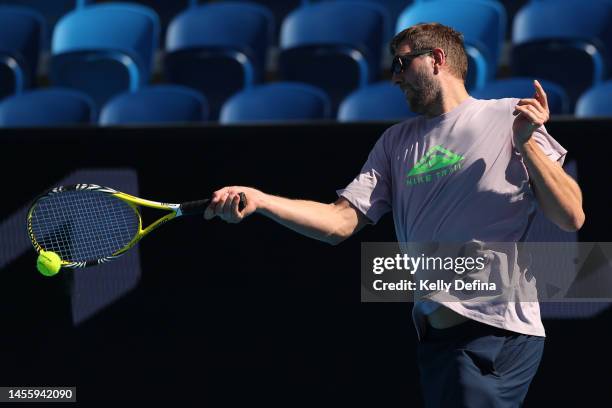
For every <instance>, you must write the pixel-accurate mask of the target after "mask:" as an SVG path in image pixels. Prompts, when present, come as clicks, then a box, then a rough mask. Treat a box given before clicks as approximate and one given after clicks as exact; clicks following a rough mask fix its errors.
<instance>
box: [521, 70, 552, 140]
mask: <svg viewBox="0 0 612 408" xmlns="http://www.w3.org/2000/svg"><path fill="white" fill-rule="evenodd" d="M533 85H534V87H535V94H534V96H533V98H525V99H521V100H519V101H518V104H517V105H516V106H515V107H514V112H513V115H515V116H516V118H515V119H514V123H513V124H512V131H513V133H514V143H515V144H516V146H522V145H523V144H525V143H526V142H527V141H528V140H529V139H530V138H531V135H533V132H534V131H535V130H536V129H537V128H539V127H540V126H542V125H543V124H544V123H546V122H547V121H548V119H549V118H550V111H549V110H548V100H547V99H546V92H544V88H542V85H540V83H539V82H538V81H537V80H534V81H533Z"/></svg>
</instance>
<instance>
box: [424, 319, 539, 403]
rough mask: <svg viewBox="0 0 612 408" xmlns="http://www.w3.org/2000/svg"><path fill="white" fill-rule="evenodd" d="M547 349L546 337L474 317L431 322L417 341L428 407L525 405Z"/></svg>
mask: <svg viewBox="0 0 612 408" xmlns="http://www.w3.org/2000/svg"><path fill="white" fill-rule="evenodd" d="M543 352H544V337H538V336H528V335H524V334H519V333H514V332H510V331H507V330H503V329H498V328H496V327H492V326H488V325H485V324H482V323H478V322H475V321H473V320H469V321H467V322H465V323H461V324H459V325H457V326H453V327H450V328H448V329H434V328H433V327H431V326H429V327H428V328H427V333H426V335H425V338H424V339H423V340H422V341H420V342H419V345H418V364H419V371H420V376H421V389H422V392H423V398H424V400H425V406H426V407H428V408H430V407H432V408H433V407H436V408H437V407H443V408H452V407H457V408H459V407H475V408H476V407H478V408H480V407H487V408H502V407H503V408H510V407H513V408H514V407H520V406H521V405H522V403H523V400H524V399H525V396H526V395H527V390H528V389H529V384H530V383H531V380H532V379H533V377H534V375H535V373H536V371H537V370H538V366H539V365H540V360H541V358H542V354H543Z"/></svg>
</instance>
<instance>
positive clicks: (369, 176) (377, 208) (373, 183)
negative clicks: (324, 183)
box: [336, 132, 392, 224]
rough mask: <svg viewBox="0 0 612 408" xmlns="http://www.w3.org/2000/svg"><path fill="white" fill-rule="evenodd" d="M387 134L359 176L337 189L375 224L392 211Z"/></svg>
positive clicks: (381, 139)
mask: <svg viewBox="0 0 612 408" xmlns="http://www.w3.org/2000/svg"><path fill="white" fill-rule="evenodd" d="M387 135H388V133H387V132H385V133H384V134H383V135H382V136H381V138H380V139H379V140H378V142H376V145H375V146H374V148H373V149H372V151H371V152H370V155H369V156H368V160H367V161H366V163H365V164H364V165H363V167H362V169H361V171H360V172H359V174H358V175H357V177H355V179H354V180H353V181H352V182H351V183H350V184H349V185H348V186H346V188H344V189H341V190H337V191H336V193H337V194H338V196H340V197H344V198H346V199H347V200H348V201H349V202H350V203H351V204H353V205H354V206H355V207H356V208H357V209H358V210H359V211H361V212H362V213H363V214H364V215H365V216H366V217H367V218H368V219H369V220H370V221H372V223H374V224H376V223H377V222H378V220H379V219H380V218H381V217H382V216H383V215H384V214H385V213H387V212H389V211H391V197H392V195H391V171H390V161H389V155H388V152H387V151H386V148H385V144H386V140H385V139H386V137H387Z"/></svg>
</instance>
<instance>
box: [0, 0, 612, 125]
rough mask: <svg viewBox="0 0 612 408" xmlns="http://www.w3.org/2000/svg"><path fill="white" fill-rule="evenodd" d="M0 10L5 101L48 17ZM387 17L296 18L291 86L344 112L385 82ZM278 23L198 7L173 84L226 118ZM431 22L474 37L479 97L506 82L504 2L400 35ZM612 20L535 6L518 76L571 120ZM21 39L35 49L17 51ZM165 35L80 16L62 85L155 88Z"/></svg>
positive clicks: (26, 69)
mask: <svg viewBox="0 0 612 408" xmlns="http://www.w3.org/2000/svg"><path fill="white" fill-rule="evenodd" d="M0 11H2V13H0V14H2V15H4V17H2V16H1V15H0V23H2V21H5V24H0V42H3V41H4V42H5V44H3V47H2V49H5V50H7V51H6V52H4V53H3V54H4V55H0V67H1V68H0V78H2V79H1V81H0V87H1V88H0V92H3V91H4V92H5V94H13V93H19V92H22V91H23V90H24V89H27V88H28V86H29V85H30V84H31V83H32V82H33V78H34V76H35V72H36V66H37V58H38V52H37V50H38V48H37V47H38V46H39V45H40V43H41V41H40V32H41V30H40V29H38V30H37V29H36V26H37V22H38V23H39V22H40V18H39V17H35V14H36V13H35V12H33V11H32V10H30V9H24V8H17V7H2V8H0ZM384 16H385V12H384V9H382V8H381V6H380V4H377V2H374V1H365V0H360V1H356V0H352V1H350V0H347V1H341V0H335V1H321V2H319V3H316V4H308V5H306V6H302V7H300V8H298V9H296V10H294V11H293V12H292V13H290V14H289V15H288V16H287V17H286V18H285V19H284V21H283V24H282V27H281V34H280V44H279V46H280V54H279V58H278V73H279V77H280V78H281V79H283V80H287V81H298V82H305V83H308V84H311V85H314V86H317V87H320V88H322V89H323V90H324V91H325V92H326V93H327V94H328V95H329V97H330V98H331V103H332V112H333V113H335V112H336V110H337V108H338V107H339V105H340V103H341V101H343V100H344V99H345V97H346V96H347V95H348V94H349V93H350V92H352V91H354V90H356V89H360V88H364V87H366V86H367V85H368V84H371V83H374V82H376V81H377V80H379V79H380V72H379V69H378V68H379V66H380V60H381V56H382V54H383V44H384V43H385V41H386V40H388V38H387V36H386V28H385V24H386V20H385V17H384ZM3 19H4V20H3ZM549 20H550V21H549ZM273 21H274V20H273V16H272V14H271V12H270V10H269V9H268V8H266V7H263V6H261V5H257V4H251V3H244V2H218V3H212V4H208V5H204V6H194V5H193V4H191V7H189V8H188V9H187V10H186V11H184V12H182V13H180V14H179V15H178V16H176V17H175V18H174V19H173V20H172V22H171V23H170V25H169V27H168V32H167V34H166V36H165V47H164V48H165V55H164V57H163V67H164V69H163V71H164V78H165V80H166V81H167V82H169V83H174V84H180V85H185V86H188V87H191V88H193V89H195V90H197V91H199V92H201V93H203V94H205V95H206V98H207V100H208V105H209V112H210V117H211V118H212V119H216V118H217V117H218V115H219V112H220V109H221V106H222V105H223V103H224V102H225V101H226V100H227V99H228V98H229V97H230V96H231V95H234V94H235V93H237V92H239V91H241V90H243V89H249V88H250V87H253V86H255V85H257V84H260V83H262V82H263V81H264V77H265V71H266V61H267V56H268V52H269V49H270V46H271V44H272V41H273V40H272V36H273V34H272V32H273V26H274V25H273ZM420 21H440V22H442V23H445V24H448V25H451V26H453V27H455V28H457V29H459V30H460V31H462V32H463V33H464V36H465V44H466V51H467V53H468V56H469V70H468V73H469V76H468V78H467V86H468V89H470V90H471V91H473V92H476V91H479V90H481V89H483V88H484V87H485V86H486V85H487V84H489V83H490V82H491V81H492V80H493V79H494V78H495V76H496V72H497V69H496V68H497V65H498V64H499V61H500V56H501V50H502V45H503V38H504V30H505V25H506V14H505V11H504V7H503V6H502V5H501V4H500V3H499V2H498V1H495V0H462V1H457V0H429V1H426V0H421V1H418V2H415V3H414V4H412V5H411V6H409V7H408V8H407V9H405V10H404V11H403V12H402V13H401V14H400V16H399V18H398V20H397V25H396V27H395V31H399V30H401V29H402V28H404V27H406V26H409V25H412V24H414V23H417V22H420ZM543 21H544V23H543ZM9 22H10V24H9ZM611 22H612V2H610V1H601V0H561V1H554V2H553V1H552V0H533V1H532V2H530V3H528V4H526V5H525V6H524V7H523V8H522V9H521V10H520V11H519V12H518V14H517V15H516V17H515V19H514V29H513V49H512V58H511V61H512V64H511V65H512V67H513V71H514V72H515V73H517V74H519V75H520V76H525V77H537V78H542V79H548V80H550V81H551V82H553V83H556V84H558V86H560V87H562V88H563V90H564V91H565V92H566V93H567V96H568V97H569V105H568V106H569V108H568V110H567V111H564V112H563V113H568V112H571V111H572V110H573V107H574V104H575V102H576V101H577V100H578V97H579V96H580V95H581V94H582V93H583V92H584V91H585V90H587V89H588V88H589V87H591V86H593V85H597V84H599V83H601V82H603V81H604V80H605V79H606V78H608V77H609V74H610V73H611V72H612V59H611V58H610V55H609V53H608V51H607V48H606V45H608V47H609V46H610V45H612V38H611V37H612V30H609V28H608V27H610V26H611V24H610V23H611ZM314 27H316V29H314ZM3 30H8V31H10V30H13V32H12V33H9V34H8V35H5V33H4V32H2V31H3ZM24 33H26V35H23V34H24ZM20 34H21V35H23V40H22V41H16V40H15V38H16V37H17V36H18V35H20ZM1 37H4V38H6V40H2V38H1ZM159 37H160V24H159V18H158V16H157V14H156V13H155V12H154V11H153V9H151V8H148V7H144V6H142V5H136V4H128V3H110V4H100V5H91V6H87V7H82V8H80V9H77V10H76V11H73V12H70V13H68V14H67V15H66V16H64V17H63V18H62V19H61V20H60V21H59V22H58V24H57V26H56V28H55V30H54V32H53V40H52V44H51V60H50V64H49V67H50V69H49V78H50V82H51V83H52V84H53V85H55V86H60V87H68V88H73V89H77V90H80V91H83V92H85V93H87V94H88V95H89V96H90V97H91V98H92V99H93V100H94V103H95V104H96V106H97V107H98V108H100V107H101V106H103V105H104V104H105V103H106V102H107V101H108V100H109V99H110V98H111V97H113V96H114V95H116V94H118V93H121V92H124V91H126V90H129V91H132V92H134V91H136V90H138V89H141V88H142V87H144V86H145V85H148V84H149V83H151V77H152V74H153V68H154V66H155V64H154V57H155V51H156V50H157V48H158V40H159ZM11 47H12V49H11ZM559 66H562V67H563V69H559Z"/></svg>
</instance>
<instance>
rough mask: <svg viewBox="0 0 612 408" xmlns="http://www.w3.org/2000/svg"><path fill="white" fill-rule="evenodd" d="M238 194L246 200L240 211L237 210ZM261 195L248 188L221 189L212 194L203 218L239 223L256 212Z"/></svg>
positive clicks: (257, 191)
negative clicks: (217, 218) (242, 195)
mask: <svg viewBox="0 0 612 408" xmlns="http://www.w3.org/2000/svg"><path fill="white" fill-rule="evenodd" d="M240 193H243V194H244V196H245V199H246V200H245V201H246V206H245V207H244V208H243V209H242V211H240V210H239V209H238V204H239V203H240ZM263 195H264V194H263V193H262V192H261V191H259V190H256V189H254V188H250V187H242V186H231V187H223V188H221V189H219V190H217V191H215V192H214V193H213V194H212V198H211V200H210V204H209V205H208V208H206V211H205V212H204V218H205V219H207V220H211V219H213V218H215V217H219V218H221V219H222V220H223V221H225V222H229V223H232V224H236V223H239V222H240V221H242V220H243V219H245V218H246V217H248V216H249V215H251V214H253V213H254V212H255V211H256V210H257V208H258V205H259V203H260V202H261V200H262V197H263Z"/></svg>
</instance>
